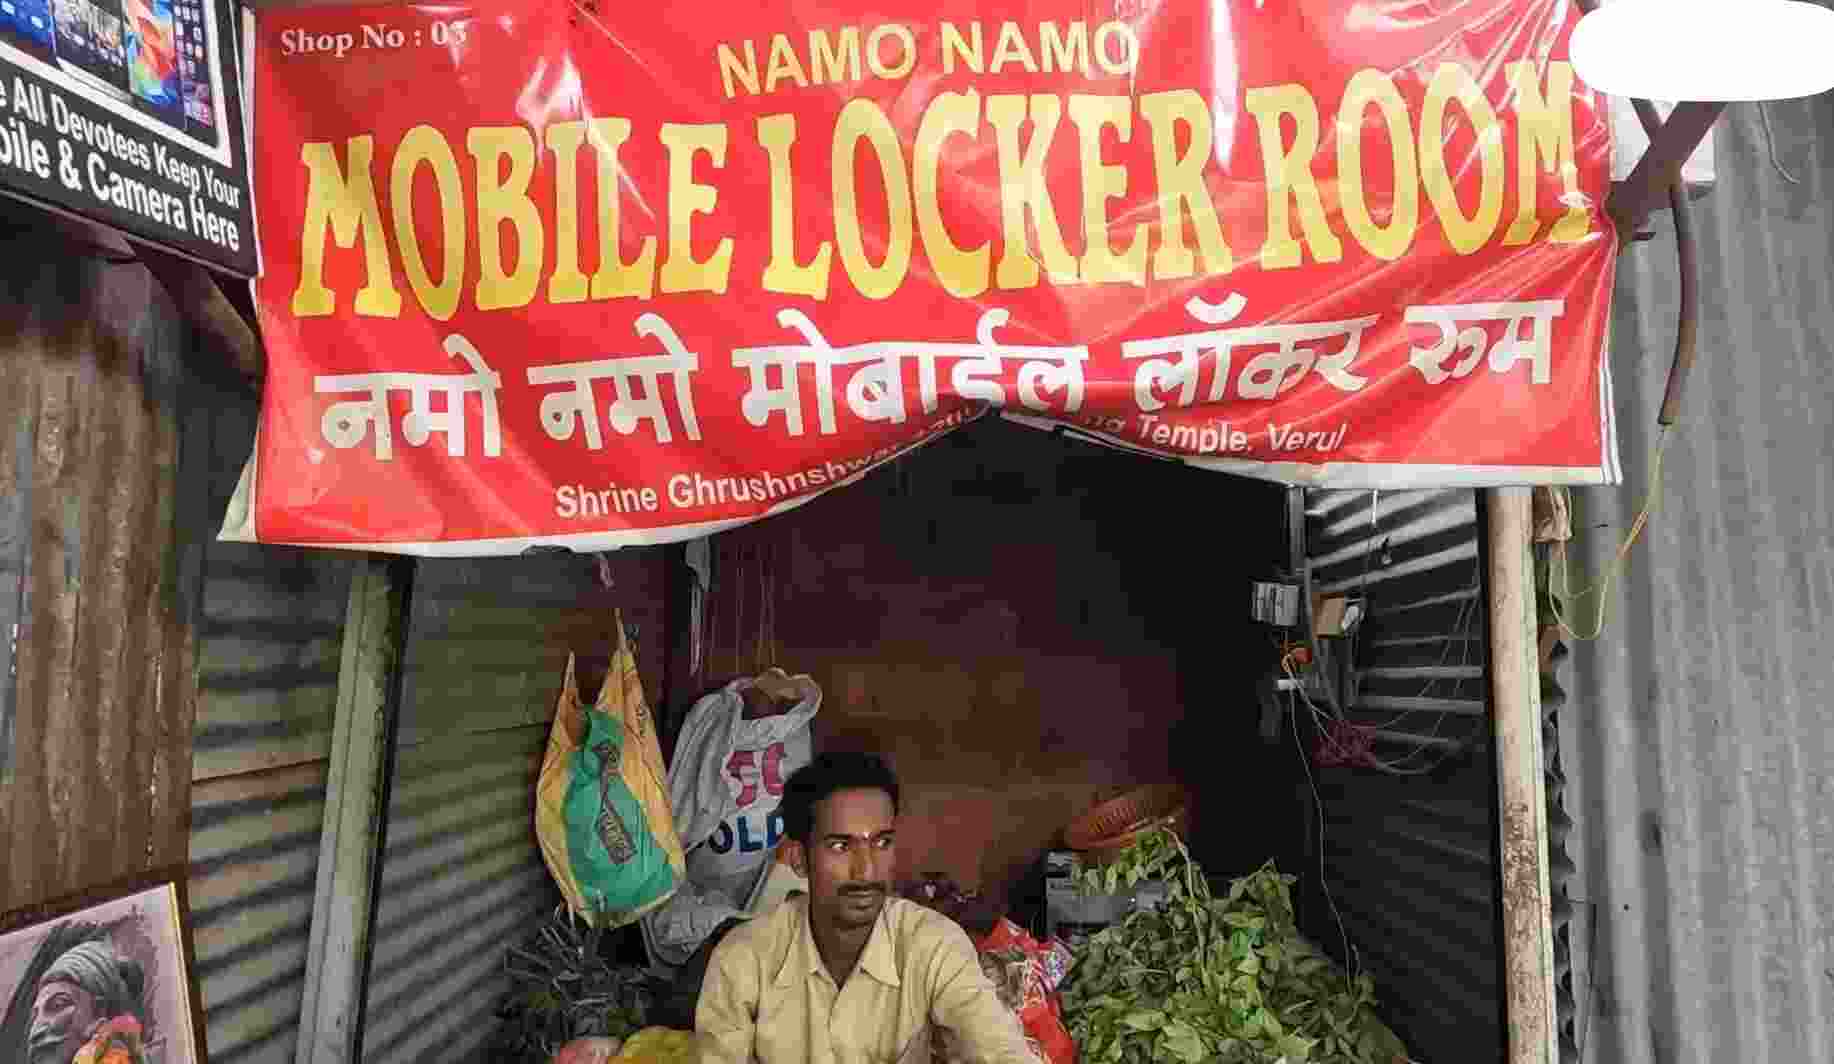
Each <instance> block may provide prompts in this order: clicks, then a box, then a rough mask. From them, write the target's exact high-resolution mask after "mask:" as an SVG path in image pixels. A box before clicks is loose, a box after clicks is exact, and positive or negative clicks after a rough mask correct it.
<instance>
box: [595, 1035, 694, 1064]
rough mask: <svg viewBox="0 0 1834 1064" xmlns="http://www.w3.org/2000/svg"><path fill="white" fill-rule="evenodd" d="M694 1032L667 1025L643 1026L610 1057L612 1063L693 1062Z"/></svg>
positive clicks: (655, 1063)
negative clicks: (616, 1053)
mask: <svg viewBox="0 0 1834 1064" xmlns="http://www.w3.org/2000/svg"><path fill="white" fill-rule="evenodd" d="M694 1058H695V1054H694V1032H692V1031H676V1030H672V1029H670V1028H668V1027H645V1028H644V1029H643V1030H641V1031H638V1032H637V1033H636V1034H633V1035H631V1036H630V1041H628V1042H625V1043H624V1052H622V1053H619V1054H618V1055H617V1056H615V1057H613V1058H612V1061H613V1062H614V1064H616V1062H618V1061H623V1062H625V1064H693V1062H694Z"/></svg>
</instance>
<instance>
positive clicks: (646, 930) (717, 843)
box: [643, 673, 822, 968]
mask: <svg viewBox="0 0 1834 1064" xmlns="http://www.w3.org/2000/svg"><path fill="white" fill-rule="evenodd" d="M777 679H778V682H779V683H781V684H786V685H788V686H790V687H793V688H794V690H795V691H796V693H797V695H798V699H797V702H796V703H795V705H794V706H793V707H792V708H791V709H790V710H789V711H788V712H786V713H783V714H781V715H779V716H774V717H764V718H762V719H759V720H746V719H744V712H745V699H744V691H745V690H746V689H747V688H749V687H754V686H757V682H758V681H757V680H754V679H741V680H735V681H733V682H732V683H730V684H727V685H726V686H725V687H724V688H722V689H720V690H718V691H715V692H713V693H712V694H710V695H707V696H706V697H704V698H702V699H701V700H700V701H699V702H697V703H695V705H694V708H693V709H692V710H690V711H689V713H688V718H687V720H685V721H684V722H683V723H682V730H681V735H680V737H679V738H678V739H677V741H676V744H675V755H674V758H673V760H672V761H671V762H670V764H669V803H670V810H671V812H672V813H673V814H674V817H675V826H676V831H677V833H678V834H679V836H680V838H681V844H682V848H683V849H684V850H685V851H686V853H687V882H686V883H685V884H684V885H683V886H682V888H681V889H680V890H679V891H678V892H677V893H676V895H675V897H674V898H672V899H670V901H669V902H668V904H666V905H664V906H663V907H662V908H660V909H657V910H656V911H654V912H653V913H651V914H650V915H649V916H648V917H646V918H645V919H644V921H643V937H644V942H645V944H646V945H647V946H648V948H649V954H650V960H651V962H652V963H654V964H656V965H658V966H660V967H665V968H666V967H678V966H680V965H682V964H684V963H686V962H687V960H688V958H689V957H691V956H693V954H694V951H695V950H696V949H698V948H699V947H700V944H701V943H702V942H703V941H705V940H706V938H707V936H708V935H710V934H712V933H713V931H714V930H715V929H716V928H718V927H719V926H720V924H722V923H724V922H725V921H726V920H727V919H729V918H731V917H734V916H743V915H746V914H747V912H748V910H749V903H751V902H752V901H753V900H754V898H755V893H756V891H757V889H758V888H759V887H760V886H761V885H762V884H763V882H764V880H765V879H766V878H768V877H766V876H764V875H763V873H764V872H765V871H766V869H767V867H768V866H767V862H768V861H769V860H770V858H771V856H772V854H773V853H774V852H775V850H776V846H777V843H778V842H779V841H781V839H782V837H783V816H782V814H781V813H780V812H779V811H778V806H779V805H780V804H781V802H782V797H783V783H784V781H785V780H787V779H789V777H790V775H791V774H792V773H794V772H795V771H796V770H797V769H799V768H801V767H802V766H804V765H806V764H808V763H809V758H810V756H811V746H810V737H809V722H810V721H812V720H813V719H814V718H815V715H816V713H817V712H819V711H820V709H821V697H822V695H821V688H820V687H819V686H817V685H816V683H815V681H814V680H812V679H810V678H809V677H807V676H796V677H788V676H783V675H782V674H781V673H778V674H777Z"/></svg>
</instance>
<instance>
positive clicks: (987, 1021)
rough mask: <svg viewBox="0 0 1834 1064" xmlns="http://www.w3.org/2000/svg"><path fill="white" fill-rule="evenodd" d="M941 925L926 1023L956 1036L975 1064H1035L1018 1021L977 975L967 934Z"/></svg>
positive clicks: (952, 925)
mask: <svg viewBox="0 0 1834 1064" xmlns="http://www.w3.org/2000/svg"><path fill="white" fill-rule="evenodd" d="M944 923H946V925H947V926H946V928H945V930H944V931H943V932H942V934H943V941H942V943H941V944H940V945H939V946H938V948H937V950H936V953H935V955H934V957H933V958H932V959H931V961H930V1019H931V1020H932V1021H933V1022H934V1023H936V1024H937V1025H938V1026H940V1027H946V1028H948V1029H949V1031H950V1032H952V1033H953V1034H954V1035H955V1037H956V1038H957V1039H958V1040H959V1041H960V1043H961V1048H962V1050H963V1051H964V1052H965V1053H966V1054H967V1056H968V1059H969V1060H970V1061H972V1062H973V1064H1037V1058H1036V1057H1034V1056H1033V1055H1032V1051H1031V1048H1030V1047H1029V1046H1027V1045H1026V1042H1025V1032H1024V1031H1023V1030H1022V1029H1020V1027H1019V1017H1017V1016H1015V1015H1013V1012H1012V1010H1011V1009H1009V1008H1007V1007H1006V1005H1005V1004H1004V1003H1003V1002H1001V1001H1000V995H999V993H998V992H997V991H995V990H994V988H993V983H992V982H991V981H989V980H988V978H987V973H985V972H983V971H981V961H980V958H979V957H977V956H976V955H975V952H974V943H973V942H970V941H969V940H968V933H967V932H966V931H963V930H962V929H961V928H960V927H959V926H957V925H956V923H955V922H954V921H952V920H951V921H944Z"/></svg>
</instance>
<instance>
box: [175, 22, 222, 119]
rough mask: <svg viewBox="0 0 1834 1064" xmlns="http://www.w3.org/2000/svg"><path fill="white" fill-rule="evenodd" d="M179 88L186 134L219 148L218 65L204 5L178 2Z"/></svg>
mask: <svg viewBox="0 0 1834 1064" xmlns="http://www.w3.org/2000/svg"><path fill="white" fill-rule="evenodd" d="M177 2H178V5H179V7H178V10H179V13H180V15H181V17H180V19H179V21H178V56H179V68H178V74H179V86H180V88H181V90H182V91H183V93H184V97H185V99H184V112H185V132H186V133H188V134H190V135H191V136H192V137H193V138H195V139H197V140H199V141H202V142H203V143H205V144H208V145H210V146H212V147H215V146H216V144H217V128H216V121H217V110H216V92H215V89H214V87H213V86H212V84H211V78H212V76H213V73H212V72H213V70H214V67H215V64H213V63H211V62H210V61H209V58H208V57H209V47H210V38H209V37H208V35H207V34H206V32H205V26H204V13H203V5H202V4H201V3H197V2H194V0H177Z"/></svg>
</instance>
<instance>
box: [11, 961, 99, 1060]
mask: <svg viewBox="0 0 1834 1064" xmlns="http://www.w3.org/2000/svg"><path fill="white" fill-rule="evenodd" d="M99 1019H101V1017H100V1016H98V1015H96V999H95V998H94V997H93V996H91V995H90V993H89V991H87V990H84V989H83V988H82V987H80V986H77V985H76V984H75V983H67V982H65V981H63V980H61V979H58V980H55V981H52V982H49V983H46V984H45V985H44V986H41V987H39V988H38V998H37V1000H35V1001H33V1002H32V1029H31V1033H30V1034H28V1035H27V1036H26V1059H27V1060H28V1061H30V1064H70V1059H71V1058H72V1057H74V1056H76V1054H77V1050H79V1049H82V1048H83V1043H84V1042H86V1041H88V1040H89V1032H90V1031H92V1030H94V1029H95V1025H96V1021H97V1020H99Z"/></svg>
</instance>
